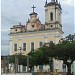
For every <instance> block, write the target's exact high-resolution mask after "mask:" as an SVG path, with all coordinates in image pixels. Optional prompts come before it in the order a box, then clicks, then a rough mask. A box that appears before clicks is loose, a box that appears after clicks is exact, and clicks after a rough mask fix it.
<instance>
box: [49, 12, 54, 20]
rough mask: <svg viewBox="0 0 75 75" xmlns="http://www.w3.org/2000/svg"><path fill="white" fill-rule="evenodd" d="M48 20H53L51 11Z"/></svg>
mask: <svg viewBox="0 0 75 75" xmlns="http://www.w3.org/2000/svg"><path fill="white" fill-rule="evenodd" d="M50 20H51V21H52V20H53V13H52V12H51V13H50Z"/></svg>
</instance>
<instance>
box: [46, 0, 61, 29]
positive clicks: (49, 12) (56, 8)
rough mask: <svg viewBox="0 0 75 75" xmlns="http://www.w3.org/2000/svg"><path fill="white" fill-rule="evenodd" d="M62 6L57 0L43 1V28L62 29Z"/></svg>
mask: <svg viewBox="0 0 75 75" xmlns="http://www.w3.org/2000/svg"><path fill="white" fill-rule="evenodd" d="M61 15H62V8H61V5H60V3H58V0H51V2H49V3H48V2H47V0H46V2H45V28H46V29H60V30H62V22H61Z"/></svg>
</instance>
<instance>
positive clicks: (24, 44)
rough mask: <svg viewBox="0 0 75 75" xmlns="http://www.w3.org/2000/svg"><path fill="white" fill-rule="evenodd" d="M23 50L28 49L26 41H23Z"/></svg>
mask: <svg viewBox="0 0 75 75" xmlns="http://www.w3.org/2000/svg"><path fill="white" fill-rule="evenodd" d="M23 51H26V43H23Z"/></svg>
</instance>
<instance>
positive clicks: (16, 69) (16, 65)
mask: <svg viewBox="0 0 75 75" xmlns="http://www.w3.org/2000/svg"><path fill="white" fill-rule="evenodd" d="M17 72H18V58H17V56H16V55H15V73H17Z"/></svg>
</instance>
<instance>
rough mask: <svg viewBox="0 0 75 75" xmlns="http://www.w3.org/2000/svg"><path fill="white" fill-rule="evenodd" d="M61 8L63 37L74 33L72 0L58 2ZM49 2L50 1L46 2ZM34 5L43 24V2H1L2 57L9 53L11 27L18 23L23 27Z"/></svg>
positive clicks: (9, 0)
mask: <svg viewBox="0 0 75 75" xmlns="http://www.w3.org/2000/svg"><path fill="white" fill-rule="evenodd" d="M58 1H60V3H61V6H62V26H63V31H64V35H63V36H66V35H68V34H70V33H71V34H73V33H74V7H75V6H74V0H58ZM48 2H50V0H48ZM33 5H35V6H36V9H35V12H37V13H38V17H39V19H40V21H41V22H42V23H43V24H44V23H45V13H44V5H45V0H16V1H15V0H2V1H1V33H2V35H1V44H2V45H1V47H2V48H1V52H2V55H7V54H8V53H9V40H10V39H9V35H8V34H9V33H10V31H9V30H10V28H11V27H12V26H13V25H17V24H19V23H20V22H21V23H22V24H23V25H25V24H26V21H27V19H28V18H29V14H30V13H31V12H32V9H31V7H32V6H33Z"/></svg>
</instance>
